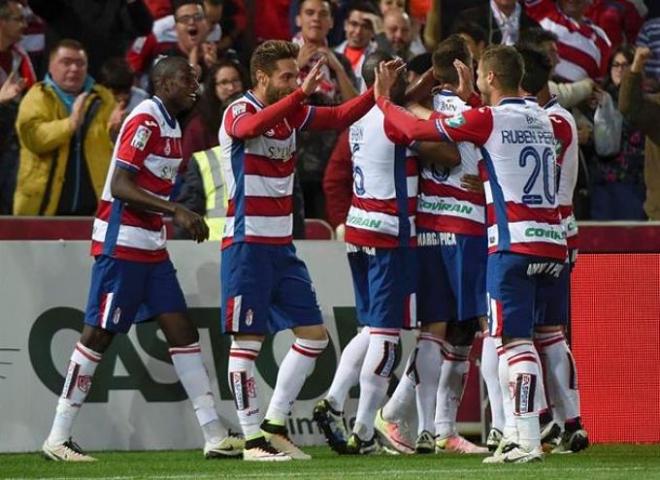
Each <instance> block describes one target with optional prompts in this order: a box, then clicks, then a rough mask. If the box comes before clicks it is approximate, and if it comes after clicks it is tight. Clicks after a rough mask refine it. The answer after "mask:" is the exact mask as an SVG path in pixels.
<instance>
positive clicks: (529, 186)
mask: <svg viewBox="0 0 660 480" xmlns="http://www.w3.org/2000/svg"><path fill="white" fill-rule="evenodd" d="M528 161H533V162H534V169H533V170H532V174H531V175H530V176H529V178H528V179H527V183H525V186H524V187H523V193H524V195H523V197H522V201H523V203H525V204H527V205H540V204H542V203H543V197H542V196H541V195H538V194H533V193H530V192H532V190H533V189H534V184H535V183H536V180H537V179H538V177H539V174H540V173H542V177H543V196H545V199H546V200H547V201H548V203H550V205H553V204H554V203H555V188H554V182H553V181H552V178H551V177H550V176H551V174H554V173H555V168H554V165H551V163H552V164H554V155H553V152H552V149H551V148H550V147H546V148H544V149H543V154H542V155H540V154H539V152H538V150H537V149H536V148H535V147H532V146H527V147H525V148H523V150H522V152H520V159H519V160H518V164H519V165H520V166H521V167H526V166H527V162H528Z"/></svg>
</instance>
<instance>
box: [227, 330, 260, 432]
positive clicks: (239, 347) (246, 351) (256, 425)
mask: <svg viewBox="0 0 660 480" xmlns="http://www.w3.org/2000/svg"><path fill="white" fill-rule="evenodd" d="M260 350H261V342H256V341H248V340H236V339H234V341H233V342H232V343H231V348H230V349H229V367H228V369H227V370H228V374H229V388H230V389H231V391H232V394H233V395H234V404H235V405H236V412H237V414H238V421H239V423H240V424H241V428H242V430H243V434H244V435H245V439H246V440H252V439H253V438H256V437H259V436H261V435H262V433H261V428H260V427H261V410H260V408H259V392H258V390H257V382H256V381H255V378H254V362H255V361H256V360H257V357H258V356H259V351H260Z"/></svg>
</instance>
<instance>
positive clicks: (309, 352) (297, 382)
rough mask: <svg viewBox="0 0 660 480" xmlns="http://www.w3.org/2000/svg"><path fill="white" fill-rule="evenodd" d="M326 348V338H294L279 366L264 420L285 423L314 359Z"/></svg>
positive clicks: (310, 371)
mask: <svg viewBox="0 0 660 480" xmlns="http://www.w3.org/2000/svg"><path fill="white" fill-rule="evenodd" d="M327 346H328V339H327V338H326V339H325V340H308V339H305V338H296V341H295V342H293V345H291V348H290V349H289V352H288V353H287V354H286V357H284V360H283V361H282V364H281V365H280V369H279V372H278V374H277V382H276V383H275V390H274V391H273V396H272V398H271V399H270V404H269V405H268V411H267V412H266V419H268V420H270V421H272V422H274V423H276V424H278V425H284V424H285V423H286V419H287V417H288V416H289V413H290V412H291V406H292V405H293V404H294V402H295V401H296V398H298V394H299V393H300V389H301V388H302V387H303V385H304V384H305V380H306V379H307V377H308V376H309V375H310V374H311V373H312V371H313V370H314V364H315V363H316V359H317V358H318V356H319V355H321V354H322V353H323V350H325V347H327Z"/></svg>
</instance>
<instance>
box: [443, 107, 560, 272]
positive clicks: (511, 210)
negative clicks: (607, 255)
mask: <svg viewBox="0 0 660 480" xmlns="http://www.w3.org/2000/svg"><path fill="white" fill-rule="evenodd" d="M435 123H436V127H437V128H438V130H439V131H440V133H441V136H443V137H445V136H446V137H447V138H449V139H450V140H451V141H453V142H462V141H463V142H465V141H467V142H472V143H474V144H475V145H478V146H479V147H480V151H481V155H482V160H480V162H479V174H480V176H481V178H482V180H483V181H484V186H485V191H486V216H487V225H488V251H489V253H494V252H514V253H519V254H523V255H533V256H540V257H549V258H555V259H560V260H562V261H563V260H565V259H566V253H567V252H566V240H565V238H564V232H563V230H562V227H561V221H560V217H559V208H558V202H557V195H556V175H555V161H556V160H555V137H554V134H553V130H552V125H551V121H550V118H549V117H548V115H547V113H545V111H544V110H543V109H542V108H540V107H539V106H538V105H532V104H527V103H526V102H525V100H523V99H522V98H517V97H516V98H505V99H502V100H501V101H500V103H499V104H498V105H497V106H494V107H482V108H477V109H472V110H467V111H465V112H463V113H460V114H458V115H456V116H454V117H451V118H445V119H442V120H436V121H435Z"/></svg>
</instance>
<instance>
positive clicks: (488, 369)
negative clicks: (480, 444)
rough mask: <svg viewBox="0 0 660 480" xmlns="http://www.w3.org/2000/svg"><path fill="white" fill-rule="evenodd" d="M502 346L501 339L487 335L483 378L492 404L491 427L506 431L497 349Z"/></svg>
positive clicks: (482, 354) (482, 362) (482, 368)
mask: <svg viewBox="0 0 660 480" xmlns="http://www.w3.org/2000/svg"><path fill="white" fill-rule="evenodd" d="M499 345H502V339H501V338H495V337H491V336H490V335H486V336H485V337H484V340H483V346H482V350H481V376H482V377H483V379H484V382H485V383H486V390H487V391H488V403H489V404H490V417H491V427H492V428H497V429H498V430H499V431H500V432H502V431H504V407H503V406H502V389H501V388H500V377H499V373H498V364H499V361H498V355H497V347H498V346H499Z"/></svg>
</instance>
